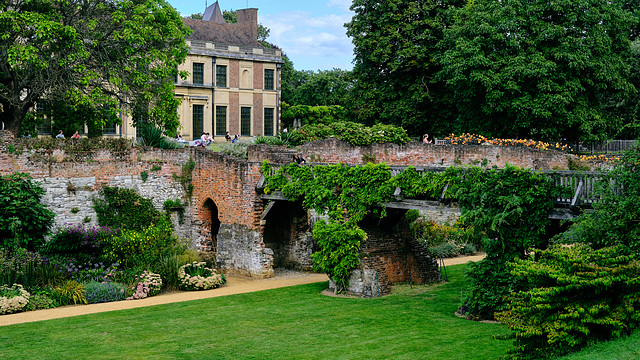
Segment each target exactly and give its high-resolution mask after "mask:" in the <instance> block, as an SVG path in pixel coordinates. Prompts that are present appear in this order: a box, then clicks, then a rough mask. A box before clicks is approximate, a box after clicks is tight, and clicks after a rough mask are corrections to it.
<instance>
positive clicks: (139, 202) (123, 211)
mask: <svg viewBox="0 0 640 360" xmlns="http://www.w3.org/2000/svg"><path fill="white" fill-rule="evenodd" d="M100 195H102V197H103V198H104V199H94V200H93V209H94V210H95V211H96V215H97V217H98V224H100V225H101V226H108V227H110V228H119V229H121V230H122V229H129V230H137V231H140V230H142V229H144V228H147V227H148V226H149V225H151V224H154V223H156V222H157V221H158V219H160V218H161V217H162V214H161V213H160V212H159V211H158V210H156V208H155V207H154V206H153V202H152V201H151V200H150V199H146V198H143V197H142V196H140V195H138V193H137V192H136V191H135V190H133V189H121V188H117V187H109V186H105V187H103V188H102V189H100Z"/></svg>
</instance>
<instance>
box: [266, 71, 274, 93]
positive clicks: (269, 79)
mask: <svg viewBox="0 0 640 360" xmlns="http://www.w3.org/2000/svg"><path fill="white" fill-rule="evenodd" d="M264 89H265V90H273V70H272V69H266V70H265V71H264Z"/></svg>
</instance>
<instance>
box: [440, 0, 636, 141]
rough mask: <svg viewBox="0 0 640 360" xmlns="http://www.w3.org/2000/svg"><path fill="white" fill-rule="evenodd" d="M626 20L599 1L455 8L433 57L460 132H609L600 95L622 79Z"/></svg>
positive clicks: (623, 85)
mask: <svg viewBox="0 0 640 360" xmlns="http://www.w3.org/2000/svg"><path fill="white" fill-rule="evenodd" d="M633 22H634V17H633V16H632V14H631V13H630V12H629V11H625V10H624V9H623V8H622V7H621V6H619V4H618V3H616V2H603V1H599V0H579V1H576V0H559V1H553V2H549V1H542V0H532V1H520V0H503V1H496V0H476V1H473V2H469V3H468V4H467V5H466V6H465V7H464V8H461V9H460V10H459V11H458V12H457V16H456V22H455V24H454V25H453V26H452V27H451V28H450V29H448V30H446V36H447V40H448V41H447V42H445V43H444V49H445V51H444V54H443V56H442V57H441V58H440V59H439V60H440V62H441V64H442V66H443V71H442V72H441V73H440V75H441V77H442V79H444V80H446V82H447V83H448V84H449V85H450V86H451V90H452V94H453V95H454V99H455V100H456V105H457V107H458V108H459V110H460V114H459V117H458V121H457V124H458V126H461V125H464V126H465V127H466V130H467V131H471V132H477V133H482V134H484V135H487V136H499V137H510V138H515V137H532V138H539V139H553V140H555V139H561V138H567V139H576V140H577V139H578V138H581V139H589V138H596V137H601V138H604V137H608V136H612V135H615V134H613V133H612V132H613V130H612V129H611V127H610V126H609V125H610V124H611V122H612V121H616V120H617V119H615V115H612V114H611V113H609V112H607V111H605V107H606V106H605V105H606V104H607V102H612V101H614V102H615V101H622V100H624V98H625V96H627V95H628V94H630V93H633V92H634V91H635V88H634V87H633V86H632V84H631V83H630V82H629V81H628V76H629V61H630V36H631V26H632V24H633Z"/></svg>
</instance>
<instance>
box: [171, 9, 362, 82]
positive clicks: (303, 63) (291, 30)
mask: <svg viewBox="0 0 640 360" xmlns="http://www.w3.org/2000/svg"><path fill="white" fill-rule="evenodd" d="M168 2H169V3H170V4H171V5H172V6H173V7H175V8H176V9H178V12H180V14H182V15H183V16H188V15H191V14H194V13H200V12H204V9H205V0H201V1H200V0H198V1H193V0H188V1H187V0H168ZM212 3H214V1H212V0H208V4H209V5H211V4H212ZM218 3H219V4H220V8H221V9H222V10H237V9H244V8H247V4H248V7H250V8H258V22H259V23H261V24H262V25H264V26H266V27H268V28H269V29H271V34H270V35H269V38H268V39H267V41H269V42H271V43H273V44H276V45H278V46H279V47H280V48H282V50H283V51H284V52H285V53H286V54H287V56H289V58H290V59H291V61H293V65H294V67H295V68H296V70H330V69H333V68H339V69H345V70H351V68H352V67H353V65H352V64H351V62H352V60H353V45H352V44H351V39H350V38H348V37H347V35H346V28H345V27H344V26H343V25H344V23H346V22H349V21H351V17H352V16H353V13H352V12H351V11H349V6H351V0H219V1H218Z"/></svg>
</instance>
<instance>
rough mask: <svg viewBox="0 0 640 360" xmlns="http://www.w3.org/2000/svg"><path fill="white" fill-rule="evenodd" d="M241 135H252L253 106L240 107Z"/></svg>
mask: <svg viewBox="0 0 640 360" xmlns="http://www.w3.org/2000/svg"><path fill="white" fill-rule="evenodd" d="M240 135H242V136H251V108H250V107H243V108H240Z"/></svg>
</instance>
